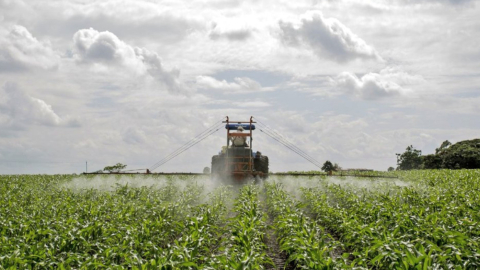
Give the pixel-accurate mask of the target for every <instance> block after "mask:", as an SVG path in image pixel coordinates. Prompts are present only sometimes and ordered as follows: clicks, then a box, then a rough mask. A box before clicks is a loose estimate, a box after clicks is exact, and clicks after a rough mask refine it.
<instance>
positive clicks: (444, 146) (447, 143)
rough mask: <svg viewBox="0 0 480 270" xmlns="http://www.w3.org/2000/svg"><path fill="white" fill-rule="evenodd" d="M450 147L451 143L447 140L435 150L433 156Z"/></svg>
mask: <svg viewBox="0 0 480 270" xmlns="http://www.w3.org/2000/svg"><path fill="white" fill-rule="evenodd" d="M450 145H452V143H451V142H449V141H448V140H446V141H444V142H443V143H442V144H441V145H440V147H439V148H436V149H435V154H439V153H441V152H443V150H444V149H447V148H448V147H449V146H450Z"/></svg>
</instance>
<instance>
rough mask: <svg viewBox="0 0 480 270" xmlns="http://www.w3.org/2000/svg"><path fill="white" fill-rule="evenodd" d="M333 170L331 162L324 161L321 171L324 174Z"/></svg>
mask: <svg viewBox="0 0 480 270" xmlns="http://www.w3.org/2000/svg"><path fill="white" fill-rule="evenodd" d="M334 170H335V167H334V166H333V164H332V162H330V161H329V160H327V161H325V163H323V166H322V171H324V172H333V171H334Z"/></svg>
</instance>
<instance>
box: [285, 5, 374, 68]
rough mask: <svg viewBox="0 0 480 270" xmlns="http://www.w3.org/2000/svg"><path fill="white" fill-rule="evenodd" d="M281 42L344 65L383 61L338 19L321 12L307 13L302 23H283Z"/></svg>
mask: <svg viewBox="0 0 480 270" xmlns="http://www.w3.org/2000/svg"><path fill="white" fill-rule="evenodd" d="M279 26H280V30H281V40H282V41H283V42H284V43H285V44H286V45H289V46H307V47H309V48H310V49H311V50H313V52H314V53H315V54H317V55H318V56H319V57H325V58H328V59H331V60H333V61H336V62H339V63H343V62H348V61H351V60H354V59H375V60H379V61H383V60H382V58H381V57H380V56H379V54H378V53H377V51H376V50H375V49H374V48H373V47H372V46H370V45H368V44H367V43H366V42H365V41H364V40H363V39H361V38H360V37H358V36H357V35H355V34H354V33H353V32H352V31H351V30H350V29H349V28H348V27H346V26H345V25H343V24H342V23H341V22H340V21H339V20H337V19H335V18H324V17H323V15H322V13H321V12H319V11H315V12H308V13H306V14H305V15H304V16H303V17H302V19H301V21H300V22H299V23H296V24H293V23H291V22H283V21H280V22H279Z"/></svg>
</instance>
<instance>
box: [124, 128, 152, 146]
mask: <svg viewBox="0 0 480 270" xmlns="http://www.w3.org/2000/svg"><path fill="white" fill-rule="evenodd" d="M122 137H123V141H125V142H126V143H128V144H141V143H144V142H145V141H146V140H147V139H146V137H145V132H143V131H142V130H138V129H135V128H132V127H130V128H128V129H127V130H125V131H124V132H123V135H122Z"/></svg>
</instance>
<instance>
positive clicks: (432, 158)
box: [422, 148, 443, 169]
mask: <svg viewBox="0 0 480 270" xmlns="http://www.w3.org/2000/svg"><path fill="white" fill-rule="evenodd" d="M437 149H438V148H437ZM442 163H443V161H442V157H440V156H439V155H436V154H431V155H425V156H422V169H441V168H442Z"/></svg>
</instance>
